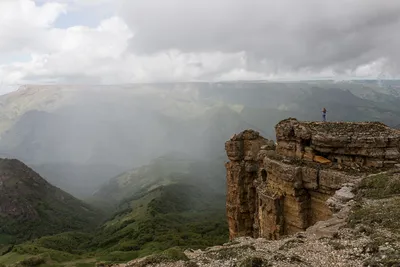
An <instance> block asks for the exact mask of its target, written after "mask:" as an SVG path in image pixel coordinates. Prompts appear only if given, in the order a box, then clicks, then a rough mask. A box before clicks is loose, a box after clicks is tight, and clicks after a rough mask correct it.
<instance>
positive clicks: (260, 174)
mask: <svg viewBox="0 0 400 267" xmlns="http://www.w3.org/2000/svg"><path fill="white" fill-rule="evenodd" d="M275 130H276V140H277V144H276V147H275V143H274V142H273V141H271V140H266V139H264V138H263V137H261V136H260V135H259V133H257V132H255V131H252V130H246V131H244V132H242V133H240V134H238V135H234V136H233V137H232V138H231V139H230V140H229V141H228V142H226V144H225V149H226V152H227V155H228V158H229V162H228V163H227V164H226V169H227V204H226V205H227V217H228V223H229V232H230V238H231V239H233V238H236V237H239V236H250V237H263V238H267V239H279V238H280V237H281V236H283V235H289V234H294V233H297V232H300V231H303V230H305V229H307V228H309V227H310V226H312V225H314V224H315V223H317V222H320V221H325V220H327V219H329V218H331V217H332V216H334V214H335V212H338V211H339V210H340V208H341V206H340V205H337V203H338V199H339V202H340V201H341V200H343V199H346V198H351V188H353V187H354V185H355V184H357V183H358V182H359V181H360V180H361V179H362V178H363V177H366V176H367V174H370V173H371V172H379V171H383V170H386V169H390V168H392V167H393V166H394V165H395V164H396V163H397V162H398V160H399V157H400V154H399V143H400V131H398V130H394V129H391V128H389V127H387V126H386V125H384V124H381V123H375V122H362V123H349V122H327V123H322V122H299V121H297V120H296V119H287V120H283V121H281V122H280V123H278V124H277V125H276V127H275ZM343 187H344V189H342V190H341V191H338V190H340V189H341V188H343ZM346 188H347V189H346ZM335 193H336V194H335ZM349 195H350V197H349ZM332 203H335V204H332Z"/></svg>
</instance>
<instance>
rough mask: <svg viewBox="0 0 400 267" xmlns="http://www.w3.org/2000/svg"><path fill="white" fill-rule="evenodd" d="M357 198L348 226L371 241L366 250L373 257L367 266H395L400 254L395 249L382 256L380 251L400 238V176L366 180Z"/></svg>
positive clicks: (371, 177)
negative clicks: (382, 247) (356, 228)
mask: <svg viewBox="0 0 400 267" xmlns="http://www.w3.org/2000/svg"><path fill="white" fill-rule="evenodd" d="M357 197H358V201H357V204H356V205H355V206H354V208H353V210H352V213H351V214H350V216H349V219H348V222H349V225H350V226H352V227H358V229H359V232H362V233H364V234H366V235H368V236H369V237H370V239H371V241H370V243H369V244H367V246H366V248H365V250H366V251H368V252H369V253H371V255H372V256H371V257H370V258H369V259H367V260H366V261H365V262H364V265H365V266H396V264H397V263H398V259H399V258H400V252H399V250H398V249H396V248H394V249H393V251H385V252H384V255H383V254H382V252H381V250H380V248H381V246H385V245H386V244H396V243H398V240H399V237H400V222H399V220H398V218H400V205H399V203H400V175H399V174H398V173H388V174H380V175H374V176H370V177H367V178H365V179H364V180H363V181H362V182H361V186H360V191H359V193H358V196H357ZM388 233H390V234H388Z"/></svg>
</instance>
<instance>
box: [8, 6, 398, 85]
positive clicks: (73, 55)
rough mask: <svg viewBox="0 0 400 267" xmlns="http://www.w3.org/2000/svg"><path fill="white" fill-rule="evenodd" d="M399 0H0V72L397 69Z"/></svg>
mask: <svg viewBox="0 0 400 267" xmlns="http://www.w3.org/2000/svg"><path fill="white" fill-rule="evenodd" d="M399 29H400V1H399V0H323V1H321V0H301V1H300V0H279V1H277V0H68V1H67V0H65V1H61V0H60V1H45V0H36V1H33V0H0V79H1V80H0V81H1V83H2V84H3V88H4V86H5V85H14V84H24V83H96V84H100V83H132V82H157V81H164V82H165V81H193V80H204V81H216V80H237V79H239V80H252V79H294V80H295V79H308V78H311V79H312V78H324V77H335V78H339V79H341V78H349V77H358V78H376V77H377V76H379V75H381V77H399V73H400V66H399V64H400V52H399V50H400V32H399Z"/></svg>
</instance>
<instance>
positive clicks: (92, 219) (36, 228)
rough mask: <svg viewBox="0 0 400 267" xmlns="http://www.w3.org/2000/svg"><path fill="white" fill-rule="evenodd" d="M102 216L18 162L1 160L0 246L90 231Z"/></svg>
mask: <svg viewBox="0 0 400 267" xmlns="http://www.w3.org/2000/svg"><path fill="white" fill-rule="evenodd" d="M98 219H99V214H98V213H97V212H96V211H95V210H93V209H92V208H91V207H90V206H88V205H86V204H85V203H83V202H81V201H79V200H78V199H76V198H74V197H72V196H71V195H69V194H67V193H65V192H64V191H62V190H60V189H58V188H56V187H54V186H52V185H51V184H50V183H48V182H47V181H46V180H44V179H43V178H41V177H40V176H39V175H38V174H37V173H36V172H34V171H33V170H32V169H30V168H29V167H28V166H26V165H25V164H23V163H22V162H20V161H18V160H9V159H0V243H10V242H11V243H13V242H19V241H23V240H26V239H32V238H36V237H40V236H43V235H48V234H54V233H59V232H64V231H70V230H77V229H88V228H89V227H91V226H93V225H95V224H96V223H97V222H98Z"/></svg>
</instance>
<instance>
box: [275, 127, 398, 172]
mask: <svg viewBox="0 0 400 267" xmlns="http://www.w3.org/2000/svg"><path fill="white" fill-rule="evenodd" d="M275 130H276V139H277V143H278V145H277V152H278V153H279V154H281V155H285V156H289V157H296V158H299V159H307V160H311V159H315V157H318V156H319V157H321V156H323V157H325V158H327V159H328V160H330V161H332V162H334V163H338V164H339V165H344V166H350V167H363V166H366V167H377V168H381V167H393V165H394V164H395V163H396V162H397V161H398V159H399V158H400V153H399V144H400V131H399V130H395V129H392V128H389V127H388V126H386V125H384V124H382V123H379V122H299V121H297V120H296V119H286V120H283V121H281V122H280V123H278V124H277V125H276V127H275Z"/></svg>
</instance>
